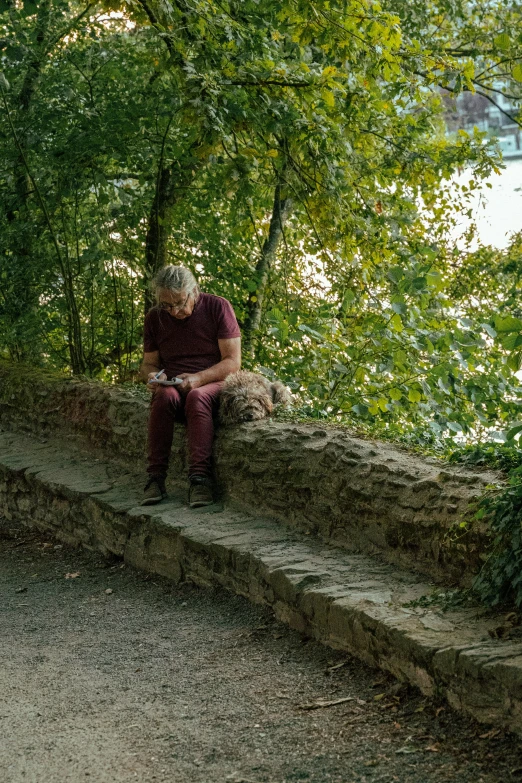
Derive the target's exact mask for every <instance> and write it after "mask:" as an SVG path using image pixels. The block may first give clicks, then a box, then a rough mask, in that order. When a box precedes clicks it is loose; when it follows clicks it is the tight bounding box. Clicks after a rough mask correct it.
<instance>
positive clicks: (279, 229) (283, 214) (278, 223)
mask: <svg viewBox="0 0 522 783" xmlns="http://www.w3.org/2000/svg"><path fill="white" fill-rule="evenodd" d="M291 211H292V199H291V198H289V197H285V198H281V183H280V182H278V184H277V186H276V189H275V194H274V206H273V209H272V217H271V219H270V228H269V230H268V236H267V238H266V239H265V241H264V243H263V247H262V248H261V255H260V257H259V261H258V262H257V265H256V283H257V287H256V290H255V291H254V292H253V293H252V294H251V295H250V298H249V300H248V304H247V313H248V314H247V317H246V320H245V324H244V327H243V350H244V352H245V353H247V354H250V355H251V356H252V355H253V353H254V340H255V336H256V333H257V332H258V331H259V326H260V324H261V316H262V314H263V300H264V296H265V291H266V284H267V281H268V272H269V270H270V266H271V264H272V263H273V262H274V261H275V257H276V253H277V248H278V247H279V243H280V242H281V239H282V237H283V231H284V227H285V223H286V221H287V220H288V217H289V216H290V213H291Z"/></svg>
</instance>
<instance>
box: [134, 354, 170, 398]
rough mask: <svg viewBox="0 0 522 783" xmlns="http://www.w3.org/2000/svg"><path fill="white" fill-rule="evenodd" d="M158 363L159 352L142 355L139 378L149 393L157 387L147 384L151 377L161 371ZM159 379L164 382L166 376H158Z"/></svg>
mask: <svg viewBox="0 0 522 783" xmlns="http://www.w3.org/2000/svg"><path fill="white" fill-rule="evenodd" d="M159 361H160V358H159V351H151V352H150V353H144V354H143V361H142V363H141V367H140V378H141V379H142V380H143V381H145V383H146V384H147V388H148V390H149V391H154V389H155V387H156V385H157V384H156V385H155V384H153V383H148V380H149V378H151V377H152V376H153V375H156V374H157V373H158V371H159V370H162V369H163V368H162V367H160V363H159ZM160 378H161V379H162V380H166V378H167V376H166V375H165V373H163V375H160Z"/></svg>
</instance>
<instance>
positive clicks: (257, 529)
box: [0, 431, 522, 733]
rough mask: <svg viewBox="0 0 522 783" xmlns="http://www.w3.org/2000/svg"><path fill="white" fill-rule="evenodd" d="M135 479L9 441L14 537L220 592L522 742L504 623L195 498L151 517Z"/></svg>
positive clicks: (513, 657) (519, 662)
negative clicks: (433, 601) (31, 531)
mask: <svg viewBox="0 0 522 783" xmlns="http://www.w3.org/2000/svg"><path fill="white" fill-rule="evenodd" d="M140 493H141V482H139V480H138V479H137V477H136V475H134V474H133V473H132V472H130V471H127V472H126V471H124V470H122V469H121V467H115V466H114V465H112V464H111V463H110V462H106V461H102V460H94V459H93V458H92V457H86V456H85V454H83V453H82V452H80V451H75V450H73V449H66V448H64V447H63V446H62V445H61V444H56V443H53V442H51V441H48V442H41V441H39V440H38V438H35V437H33V438H28V437H26V436H23V435H20V434H19V433H10V432H6V431H3V432H0V513H1V514H2V515H3V522H2V524H9V520H10V519H14V518H17V519H20V520H21V521H22V522H24V523H25V524H27V525H29V526H34V527H36V528H38V529H40V530H43V531H49V532H52V534H53V535H55V536H56V537H57V538H59V539H60V540H63V541H66V542H68V543H70V544H83V545H84V546H86V547H88V548H92V549H96V550H99V551H101V552H103V553H106V554H108V553H112V554H113V555H117V556H118V557H122V558H123V559H124V560H125V562H127V563H129V564H131V565H133V566H135V567H138V568H140V569H144V570H146V571H149V572H151V573H157V574H161V575H163V576H166V577H169V578H171V579H173V580H176V581H180V580H184V581H190V582H193V583H195V584H197V585H201V586H216V585H220V586H222V587H224V588H226V589H228V590H231V591H233V592H235V593H238V594H240V595H243V596H246V597H247V598H249V599H250V600H252V601H254V602H256V603H263V604H267V605H269V606H271V607H272V608H273V610H274V612H275V614H276V616H277V617H278V618H279V619H281V620H283V621H285V622H287V623H288V625H289V626H290V627H292V628H294V629H296V630H298V631H301V632H302V633H305V634H307V635H309V636H312V637H314V638H316V639H318V640H320V641H322V642H324V643H325V644H328V645H330V646H332V647H336V648H340V649H343V650H346V651H347V652H350V653H352V654H354V655H356V656H357V657H358V658H360V659H362V660H363V661H365V662H367V663H369V664H371V665H373V666H378V667H381V668H383V669H386V670H387V671H390V672H392V673H393V674H394V675H395V676H396V677H398V678H399V679H400V680H403V681H407V682H409V683H412V684H414V685H416V686H418V687H419V688H420V689H421V690H422V691H423V693H425V694H435V693H437V694H439V695H442V696H444V697H445V698H446V699H447V700H448V702H449V703H450V704H451V705H452V706H453V707H455V708H457V709H459V710H462V711H465V712H467V713H469V714H471V715H473V716H474V717H475V718H477V719H478V720H480V721H484V722H488V723H494V724H496V725H499V726H502V727H505V728H508V729H510V730H513V731H516V732H519V733H522V641H501V640H499V639H496V638H492V637H491V636H490V633H489V632H490V631H492V630H493V629H494V628H495V627H496V626H498V625H499V623H500V619H499V618H498V617H486V616H482V615H481V613H480V611H477V610H472V609H465V610H464V609H461V610H455V611H451V612H447V613H442V612H441V611H440V610H438V609H436V608H421V607H419V606H415V605H413V606H412V605H411V602H415V601H416V600H417V599H419V598H420V597H421V596H423V595H426V594H427V593H429V592H430V590H431V585H430V584H429V583H428V582H426V581H423V580H422V579H421V578H420V577H419V575H418V574H416V573H414V572H410V571H406V570H403V569H399V568H397V567H396V566H394V565H391V564H389V563H385V562H382V561H380V560H378V559H377V558H374V557H371V556H368V555H362V554H352V553H350V552H347V551H346V550H344V549H341V548H336V547H334V546H332V545H326V544H324V543H321V542H320V541H318V540H317V539H315V538H314V537H312V536H307V535H305V534H303V533H300V532H298V531H293V530H290V529H289V528H285V527H284V526H282V525H280V524H278V523H277V522H275V521H274V520H271V519H266V518H263V517H258V516H254V515H247V514H245V513H242V512H239V511H234V510H232V509H230V508H224V507H223V506H220V505H214V506H210V507H208V508H206V509H198V510H191V509H189V508H188V507H187V505H186V503H185V501H184V498H183V496H182V495H173V496H170V497H169V500H168V501H166V502H164V503H161V504H159V505H158V506H151V507H141V506H139V505H138V499H139V495H140Z"/></svg>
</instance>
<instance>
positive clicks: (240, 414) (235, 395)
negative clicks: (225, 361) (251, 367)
mask: <svg viewBox="0 0 522 783" xmlns="http://www.w3.org/2000/svg"><path fill="white" fill-rule="evenodd" d="M291 401H292V395H291V394H290V392H289V391H288V389H287V388H286V386H284V385H283V384H282V383H281V382H280V381H276V382H275V383H270V381H268V380H267V379H266V378H264V377H263V376H262V375H258V374H257V373H255V372H248V371H247V370H239V372H234V373H232V375H229V376H228V378H226V379H225V382H224V383H223V387H222V389H221V394H220V396H219V419H220V421H221V423H222V424H241V423H242V422H245V421H257V420H258V419H264V418H266V417H267V416H270V414H271V413H272V411H273V409H274V406H276V405H289V404H290V402H291Z"/></svg>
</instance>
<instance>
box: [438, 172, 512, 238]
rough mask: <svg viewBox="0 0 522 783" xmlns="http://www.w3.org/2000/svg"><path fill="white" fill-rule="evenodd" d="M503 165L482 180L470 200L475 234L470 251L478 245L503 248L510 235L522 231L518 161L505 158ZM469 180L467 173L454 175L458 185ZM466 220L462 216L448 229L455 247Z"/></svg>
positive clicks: (467, 221)
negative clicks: (457, 222) (451, 229)
mask: <svg viewBox="0 0 522 783" xmlns="http://www.w3.org/2000/svg"><path fill="white" fill-rule="evenodd" d="M504 165H505V168H503V169H502V170H501V172H500V174H492V175H491V176H490V177H489V178H488V179H487V180H484V181H483V183H482V187H481V189H480V191H476V192H475V193H474V194H473V196H472V197H471V199H470V207H471V209H472V210H473V215H472V218H471V220H475V222H476V224H477V237H476V241H475V243H474V245H473V246H472V247H471V249H472V250H474V249H476V248H477V247H478V246H479V245H493V246H494V247H497V248H505V247H507V246H508V244H509V236H510V234H512V233H513V232H514V231H522V160H510V161H505V163H504ZM470 179H471V174H470V172H464V173H463V174H461V175H460V176H458V177H456V181H457V182H459V183H460V184H463V183H466V182H468V181H469V180H470ZM486 182H489V183H491V188H488V187H486V184H485V183H486ZM469 222H470V220H469V219H466V218H462V219H461V221H460V223H459V226H458V228H457V229H456V230H454V231H453V232H452V236H453V238H454V239H455V240H456V241H457V244H458V245H459V247H461V246H463V242H462V240H461V239H460V238H461V237H462V234H463V233H464V231H465V230H466V228H467V227H468V226H469Z"/></svg>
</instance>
